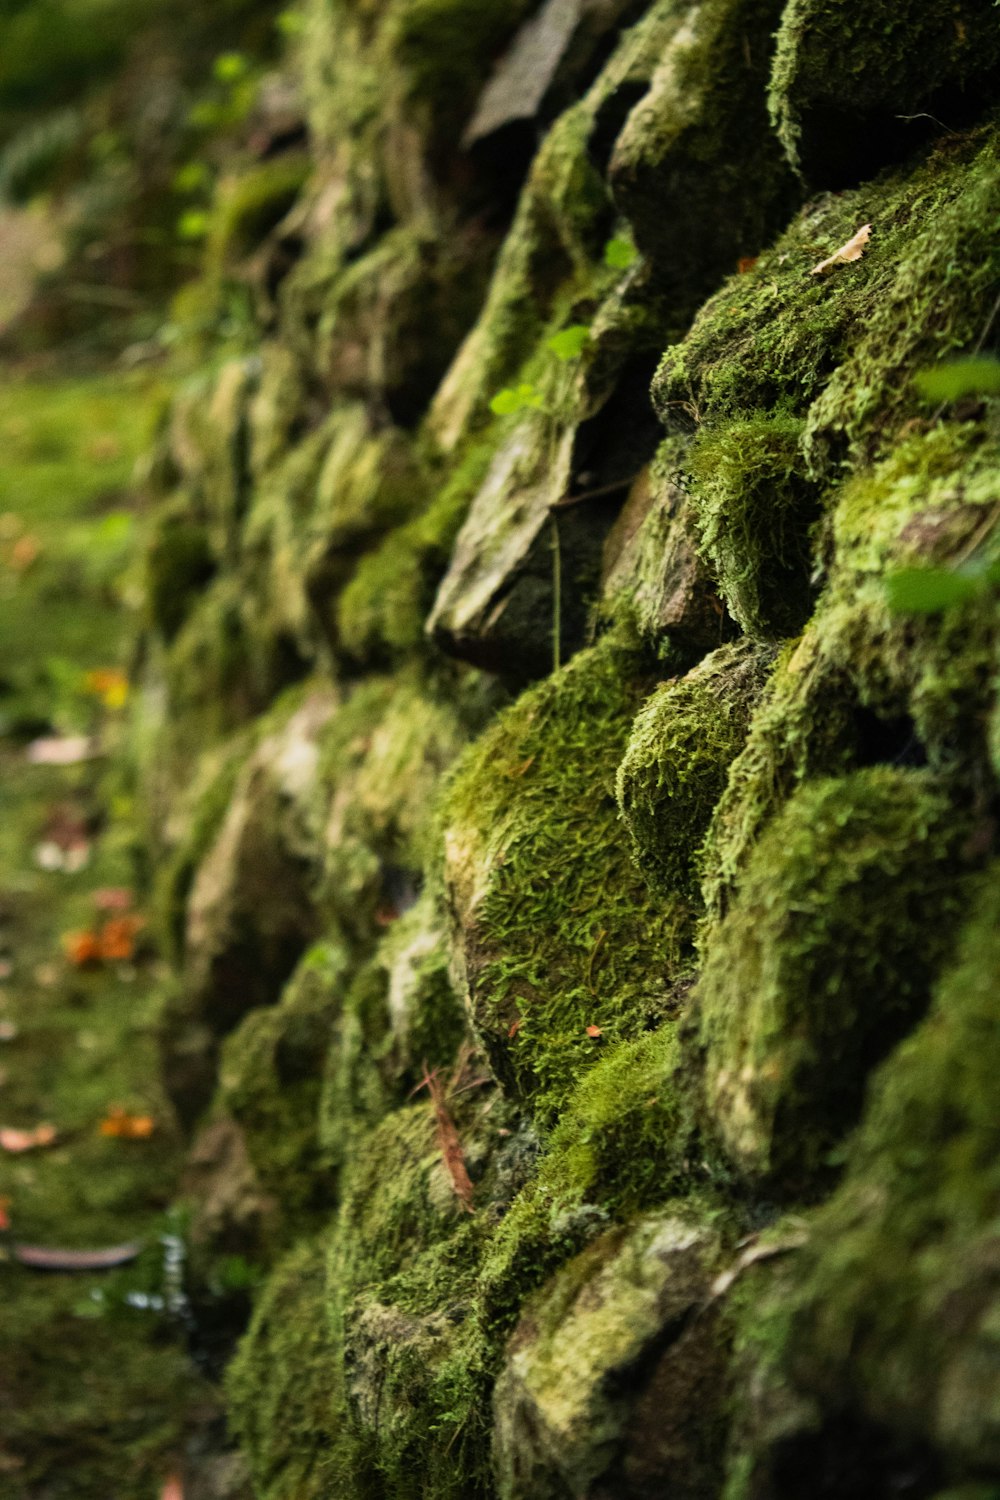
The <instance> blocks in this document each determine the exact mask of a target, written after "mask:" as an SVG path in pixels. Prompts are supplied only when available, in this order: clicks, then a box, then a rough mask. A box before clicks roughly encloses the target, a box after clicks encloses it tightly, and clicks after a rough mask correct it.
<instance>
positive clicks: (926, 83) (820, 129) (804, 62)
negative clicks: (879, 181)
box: [770, 0, 1000, 187]
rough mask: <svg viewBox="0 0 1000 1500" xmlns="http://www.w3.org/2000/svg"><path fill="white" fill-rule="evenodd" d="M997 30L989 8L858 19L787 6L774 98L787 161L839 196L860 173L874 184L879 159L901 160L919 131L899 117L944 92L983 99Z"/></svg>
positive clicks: (884, 10) (837, 1) (888, 2)
mask: <svg viewBox="0 0 1000 1500" xmlns="http://www.w3.org/2000/svg"><path fill="white" fill-rule="evenodd" d="M995 22H996V17H995V16H994V15H993V13H992V9H991V6H990V4H989V3H988V0H961V3H959V4H957V5H955V6H953V7H952V8H951V9H950V10H947V11H945V10H937V9H934V8H930V9H928V7H927V6H925V5H923V4H921V3H920V0H904V3H899V0H881V3H874V4H871V5H868V6H866V7H865V8H864V9H862V10H859V9H858V8H857V7H856V6H853V5H851V4H850V0H790V3H789V4H787V5H786V6H785V7H784V11H783V14H782V16H781V26H780V29H779V31H778V45H777V50H776V53H775V59H774V70H773V73H772V77H771V88H770V107H771V115H772V118H773V120H774V123H775V126H776V128H777V132H778V136H779V138H780V140H781V143H782V145H783V146H784V148H785V151H786V153H787V155H788V158H789V160H790V161H792V162H793V163H795V164H796V165H799V166H801V167H802V168H804V170H805V171H806V173H807V175H808V176H810V177H811V178H813V179H814V180H818V181H820V182H822V183H823V184H824V185H830V186H834V187H839V186H840V185H841V184H842V182H843V180H844V178H845V177H847V178H850V177H851V176H854V175H855V174H857V173H858V172H859V168H860V170H861V171H863V172H864V173H865V175H866V176H870V175H872V171H873V166H874V162H873V155H874V157H875V161H877V162H881V161H884V160H885V159H886V158H889V159H891V158H892V156H893V155H895V156H900V155H902V154H903V153H904V152H905V151H906V150H907V149H908V147H909V145H910V142H911V141H912V140H913V130H912V125H911V126H910V128H909V130H907V127H906V126H905V125H904V128H903V129H902V130H900V128H899V125H898V123H897V121H898V119H899V117H900V116H902V115H904V114H905V113H907V112H909V113H910V114H914V113H915V112H916V111H919V110H926V109H927V108H929V107H933V100H934V96H935V94H937V93H938V91H939V90H942V89H945V88H949V87H950V88H951V89H955V88H956V87H957V88H959V89H962V90H964V91H966V92H968V93H969V94H971V95H972V96H973V97H975V96H976V94H977V93H980V92H985V90H986V88H987V87H988V85H987V83H986V79H985V78H984V77H983V75H984V74H988V73H989V70H990V69H991V68H994V67H995V66H996V63H997V61H998V59H1000V44H998V41H997V34H996V24H995ZM942 107H943V106H942ZM880 130H881V131H884V136H883V138H882V140H881V141H879V143H878V147H877V149H876V151H875V152H874V153H873V150H872V145H873V142H872V137H873V135H874V136H876V138H877V136H878V133H879V132H880ZM918 139H919V137H918ZM831 179H833V180H832V181H831Z"/></svg>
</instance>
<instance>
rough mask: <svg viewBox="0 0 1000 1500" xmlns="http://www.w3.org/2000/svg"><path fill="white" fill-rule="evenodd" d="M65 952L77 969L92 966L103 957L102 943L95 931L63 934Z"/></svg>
mask: <svg viewBox="0 0 1000 1500" xmlns="http://www.w3.org/2000/svg"><path fill="white" fill-rule="evenodd" d="M62 945H63V952H64V953H65V954H66V957H67V958H68V959H69V961H70V963H71V964H72V965H73V966H74V968H77V969H86V968H91V967H92V966H93V965H94V964H99V963H100V962H101V959H102V958H103V956H104V955H103V953H102V952H101V943H100V939H99V938H98V936H97V934H96V933H94V932H67V933H64V934H63V940H62Z"/></svg>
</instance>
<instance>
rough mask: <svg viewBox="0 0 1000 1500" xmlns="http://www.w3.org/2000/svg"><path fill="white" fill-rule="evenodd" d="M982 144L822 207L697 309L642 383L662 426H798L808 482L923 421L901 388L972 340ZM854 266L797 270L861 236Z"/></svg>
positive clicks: (977, 140)
mask: <svg viewBox="0 0 1000 1500" xmlns="http://www.w3.org/2000/svg"><path fill="white" fill-rule="evenodd" d="M995 161H996V142H995V136H994V133H993V132H992V131H991V130H988V129H984V130H980V131H973V132H970V134H968V135H967V136H961V137H955V138H954V139H949V140H948V142H947V143H946V144H944V145H942V146H940V147H939V148H938V149H937V150H936V151H934V152H932V153H930V154H929V155H928V156H927V158H926V159H925V160H924V161H922V162H920V163H918V164H917V166H916V167H915V168H913V169H911V170H910V171H907V172H905V173H899V174H897V175H896V176H894V177H890V178H887V179H885V180H882V181H880V182H878V183H877V184H868V185H866V186H864V187H861V188H858V189H856V190H854V191H852V192H847V193H841V194H838V195H836V196H827V197H825V198H821V199H819V200H818V201H817V202H816V203H814V204H812V205H811V206H810V207H808V208H807V209H806V210H804V211H803V213H802V214H801V215H800V216H799V218H798V219H796V220H795V222H794V223H793V224H792V225H791V227H790V229H789V230H788V231H787V233H786V234H784V235H783V236H782V237H781V239H780V240H779V241H778V243H777V244H776V246H775V247H774V249H773V250H770V251H768V252H766V253H765V254H764V255H762V256H761V257H760V259H759V260H758V261H757V262H756V264H755V265H754V266H753V267H752V269H751V270H749V271H748V272H747V273H746V274H745V275H741V276H737V277H734V278H733V279H732V280H731V281H730V282H729V283H727V285H726V286H725V287H724V288H723V289H722V290H721V291H720V292H719V293H718V294H717V295H716V296H715V297H713V298H711V299H710V301H708V302H707V303H706V304H705V306H704V307H703V308H702V310H701V312H700V313H699V314H698V316H697V318H696V319H695V322H694V325H693V327H692V329H691V332H690V334H689V335H688V337H687V338H686V340H685V341H684V343H682V344H679V345H676V346H675V347H673V348H671V349H668V350H667V352H666V354H665V355H664V358H663V362H662V364H661V367H660V370H659V372H658V374H657V378H656V381H655V383H654V396H655V399H656V402H657V405H658V408H659V410H660V412H661V415H662V416H663V418H664V420H665V421H666V422H667V423H668V425H674V426H676V425H678V423H679V422H682V421H683V419H684V417H685V416H689V417H693V418H694V419H695V420H696V421H697V422H699V423H702V422H704V423H710V424H711V426H712V427H713V429H714V428H717V427H718V425H719V423H720V422H721V421H722V420H723V419H727V418H728V419H733V418H740V419H747V418H751V417H753V416H754V415H755V414H758V413H765V414H782V415H784V414H787V415H789V416H799V417H804V418H805V421H806V427H805V433H804V452H805V455H806V459H807V461H808V465H809V470H810V473H811V474H812V475H813V476H814V477H817V478H824V477H827V476H828V475H830V474H836V470H837V465H838V464H839V463H840V462H841V461H842V460H843V459H844V458H848V459H849V460H850V461H851V462H857V461H858V460H863V459H865V458H868V457H869V456H870V455H871V454H872V453H873V452H877V451H880V450H881V449H882V448H883V447H884V446H885V445H887V444H888V442H889V441H890V440H891V437H892V435H893V434H894V433H895V432H897V431H898V430H899V427H900V425H901V424H902V423H903V422H904V421H906V420H907V419H909V418H912V417H914V416H917V415H919V414H921V413H922V412H923V407H922V405H921V403H920V402H919V401H918V399H917V395H916V391H915V388H914V387H913V385H912V383H911V380H912V376H913V375H914V374H915V373H916V372H917V371H918V370H920V369H921V368H922V367H924V366H926V365H928V364H931V363H933V362H934V361H935V360H937V359H940V358H943V357H946V356H947V355H948V354H949V353H952V352H953V351H956V350H960V349H963V348H967V347H969V346H970V345H972V344H974V343H975V340H976V339H977V338H978V337H979V334H980V332H981V329H982V320H983V308H984V307H986V306H988V304H989V297H990V292H989V288H990V287H991V286H992V285H993V283H994V281H995V279H996V264H997V262H996V254H997V251H996V245H995V243H994V241H993V240H992V238H991V236H990V231H989V230H988V229H987V227H986V226H987V225H989V224H991V223H992V221H993V219H994V217H995V215H996V213H997V202H998V197H997V195H998V193H1000V188H998V186H997V177H996V172H995V170H994V166H995ZM867 223H871V224H873V225H874V226H875V228H874V232H873V237H872V241H871V245H870V247H869V249H868V251H867V252H866V254H865V256H864V258H863V259H862V260H860V261H858V262H857V263H855V264H853V265H850V264H849V265H844V266H840V267H837V268H835V270H834V271H832V272H830V273H829V274H828V275H826V276H812V275H809V274H808V273H809V272H810V271H811V269H812V267H813V266H814V265H816V264H817V263H818V261H820V260H821V259H822V258H824V257H825V256H828V255H829V254H830V253H831V252H832V251H834V250H836V249H837V247H838V246H840V245H842V244H844V243H845V242H846V241H847V240H848V239H849V238H850V237H851V236H852V235H853V234H854V233H855V231H856V230H857V229H858V228H859V226H861V225H863V224H867Z"/></svg>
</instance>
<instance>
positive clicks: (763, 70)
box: [608, 0, 798, 322]
mask: <svg viewBox="0 0 1000 1500" xmlns="http://www.w3.org/2000/svg"><path fill="white" fill-rule="evenodd" d="M781 10H782V4H781V0H767V3H766V4H761V3H760V0H751V3H749V4H748V3H746V0H710V3H708V4H703V5H701V6H699V8H698V10H697V11H696V12H692V11H691V10H690V9H688V8H685V7H683V6H679V5H678V6H675V7H673V19H674V26H675V31H674V35H673V36H672V37H671V38H670V40H669V42H668V43H666V45H663V46H662V48H661V51H660V53H659V55H658V56H657V58H656V65H655V69H654V71H653V74H652V79H651V85H650V89H649V92H648V93H647V94H646V96H645V97H644V98H643V99H641V100H640V102H639V103H638V104H637V105H636V107H635V108H634V109H633V110H632V112H631V114H630V115H629V117H628V119H627V121H626V122H625V125H624V127H623V129H622V130H621V133H620V134H619V136H618V139H617V140H616V142H615V144H614V148H613V150H612V152H611V159H610V163H609V167H608V179H609V182H610V185H611V190H612V192H613V194H614V197H615V201H616V203H617V205H618V207H619V208H620V209H621V210H622V211H623V212H624V214H625V215H626V217H627V218H628V219H629V221H630V223H631V224H632V226H633V229H634V232H635V238H636V243H637V244H638V246H639V248H640V249H641V250H642V251H643V252H644V253H645V254H647V255H649V256H650V258H651V260H652V262H653V265H654V268H655V272H656V274H657V276H658V277H659V278H661V279H662V280H663V281H664V282H665V283H666V285H667V286H668V287H669V291H670V297H671V302H672V304H673V315H674V319H675V320H676V322H680V321H681V320H682V318H683V313H684V311H685V310H687V311H689V312H691V313H693V312H694V309H695V308H696V307H697V305H698V302H699V301H700V300H701V298H702V297H704V296H706V295H707V294H708V293H709V292H710V291H712V290H713V289H714V288H715V287H716V286H717V285H718V283H719V279H720V278H721V277H722V276H725V275H727V274H728V273H729V272H730V271H732V270H733V269H734V268H735V266H736V263H737V261H738V260H739V259H740V258H741V257H745V256H752V255H755V254H756V253H757V252H758V251H759V250H760V249H761V248H762V246H764V245H765V244H766V243H767V242H768V241H769V240H770V239H771V237H772V236H773V235H774V234H775V233H776V232H777V230H778V229H779V228H780V227H781V226H782V225H783V224H784V223H785V221H786V219H787V216H788V214H789V212H790V211H791V210H792V208H793V206H794V205H795V203H796V201H797V196H798V195H797V191H796V185H795V182H794V179H793V176H792V174H791V172H790V171H789V170H788V167H787V164H786V163H785V162H784V161H783V160H782V156H781V151H780V147H779V145H778V143H777V141H776V140H775V139H774V136H773V133H772V132H771V130H770V127H769V122H768V119H767V110H766V104H765V89H766V81H767V75H768V67H769V61H770V54H771V50H772V33H773V31H774V28H775V26H776V24H777V22H778V20H779V18H780V15H781Z"/></svg>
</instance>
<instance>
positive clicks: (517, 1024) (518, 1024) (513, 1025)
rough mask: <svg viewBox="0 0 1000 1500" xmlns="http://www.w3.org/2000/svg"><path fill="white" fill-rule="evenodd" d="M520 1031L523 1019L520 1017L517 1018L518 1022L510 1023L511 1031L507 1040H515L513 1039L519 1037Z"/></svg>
mask: <svg viewBox="0 0 1000 1500" xmlns="http://www.w3.org/2000/svg"><path fill="white" fill-rule="evenodd" d="M520 1029H521V1017H520V1016H518V1018H517V1020H516V1021H511V1023H510V1030H509V1031H508V1032H507V1039H508V1041H511V1040H513V1038H514V1037H516V1036H517V1033H518V1032H519V1031H520Z"/></svg>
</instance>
